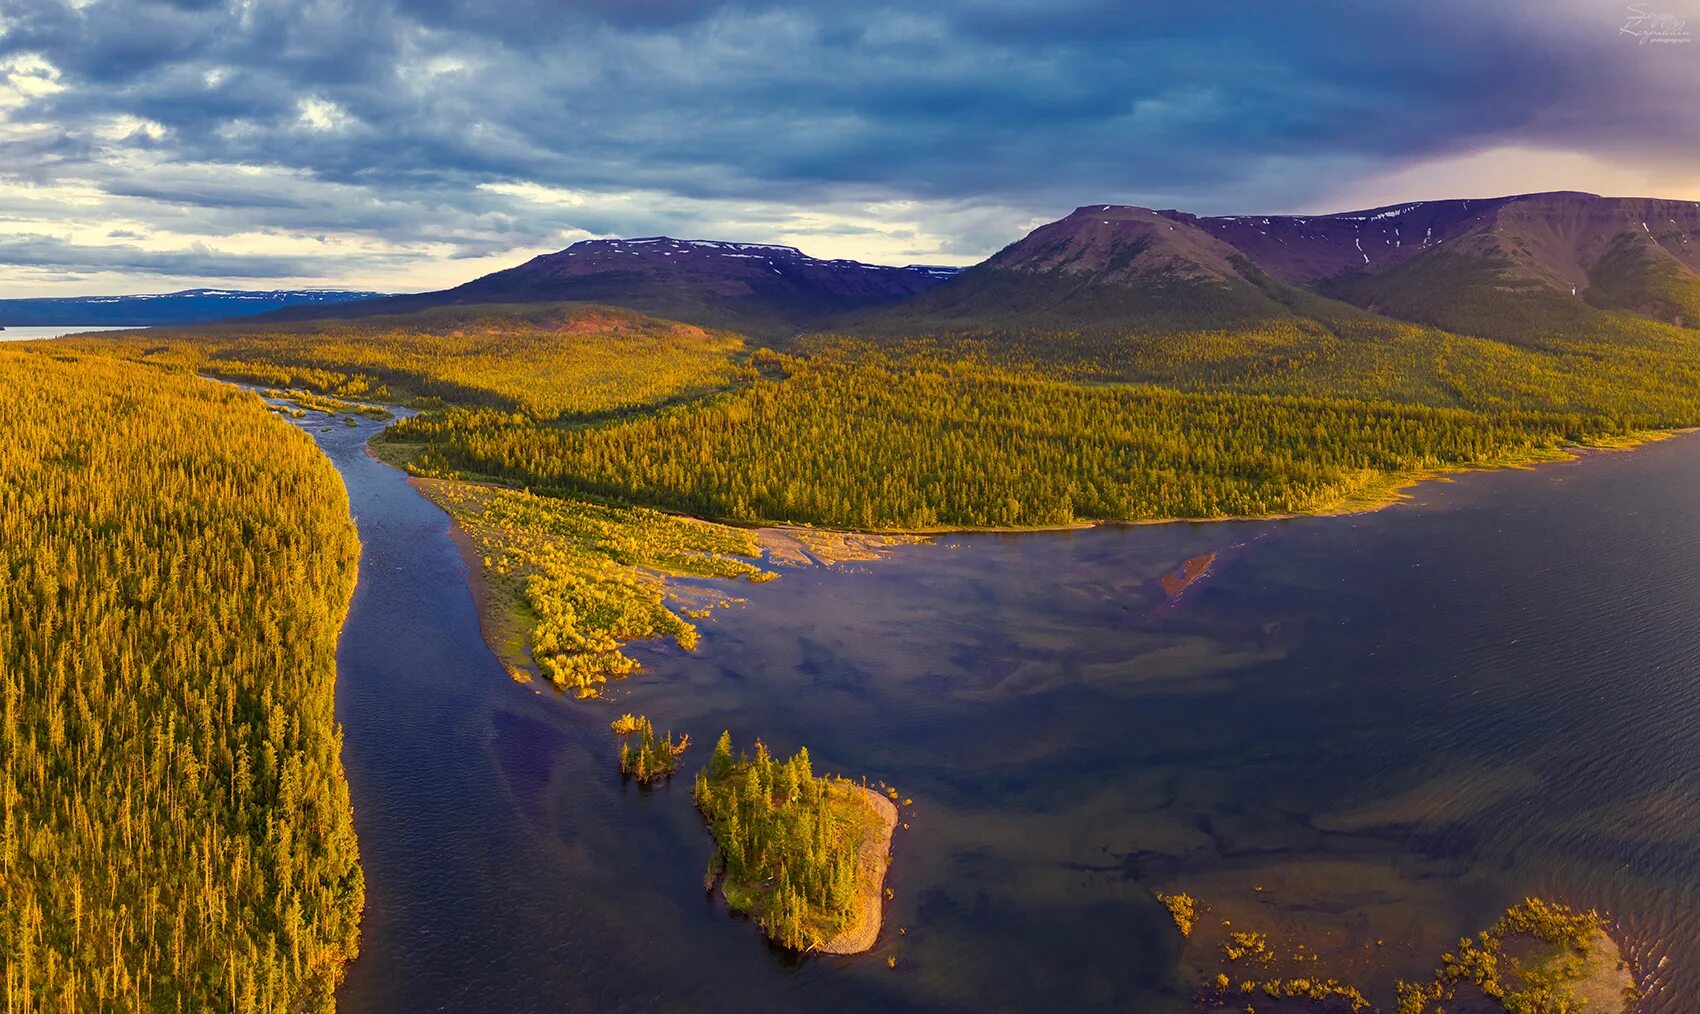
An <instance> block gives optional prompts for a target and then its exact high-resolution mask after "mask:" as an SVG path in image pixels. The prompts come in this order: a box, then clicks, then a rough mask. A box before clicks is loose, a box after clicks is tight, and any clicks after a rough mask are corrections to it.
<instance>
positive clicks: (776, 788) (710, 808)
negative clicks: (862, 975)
mask: <svg viewBox="0 0 1700 1014" xmlns="http://www.w3.org/2000/svg"><path fill="white" fill-rule="evenodd" d="M694 793H695V799H696V804H697V807H698V809H700V810H701V811H702V814H703V817H704V819H705V820H706V821H707V822H708V827H709V830H710V832H711V833H712V834H713V836H714V841H715V843H716V845H717V846H718V850H717V851H716V853H715V857H714V859H713V861H712V862H711V863H710V866H709V874H708V881H707V882H708V885H709V887H710V888H712V887H713V884H714V883H715V882H716V881H717V880H718V881H719V883H720V885H721V892H722V893H723V894H724V895H725V897H726V902H727V904H728V905H730V906H731V907H732V909H733V910H734V911H738V912H743V913H746V914H748V915H750V916H752V917H754V918H755V920H756V922H757V924H758V925H760V926H761V928H762V930H763V931H764V932H765V933H766V934H767V936H768V938H769V939H771V940H772V941H774V942H775V943H777V944H779V945H780V946H782V947H786V948H789V949H791V950H795V951H817V952H822V953H827V954H859V953H861V952H863V951H866V950H868V949H870V948H872V947H873V945H874V941H875V939H876V938H877V937H878V936H879V929H880V919H881V908H882V901H883V891H884V885H885V874H886V869H887V868H888V866H889V865H890V858H891V837H892V832H893V831H894V830H895V829H896V827H897V807H896V805H895V804H894V803H892V801H891V800H889V799H887V798H886V797H884V796H882V795H880V794H879V793H878V792H876V791H874V790H873V789H870V788H867V787H866V786H863V785H858V784H856V783H854V782H851V781H849V780H848V779H845V778H838V777H833V776H830V775H828V776H817V775H816V774H815V773H814V771H813V769H812V768H811V766H810V761H809V752H808V750H807V748H803V749H799V750H798V751H797V752H796V753H795V754H794V755H792V756H791V757H790V758H789V759H788V760H783V761H781V760H779V759H777V758H775V757H774V756H773V755H772V753H770V752H769V750H768V748H767V746H766V745H765V744H763V743H762V742H761V741H760V740H757V741H756V744H755V752H754V754H753V755H751V754H744V753H739V754H737V755H734V754H733V751H732V736H731V733H730V732H727V733H722V734H721V737H720V741H719V742H718V743H716V744H715V747H714V753H713V755H712V756H711V757H710V758H709V762H708V767H707V768H706V769H704V770H703V771H701V772H699V773H698V775H697V778H696V785H695V789H694Z"/></svg>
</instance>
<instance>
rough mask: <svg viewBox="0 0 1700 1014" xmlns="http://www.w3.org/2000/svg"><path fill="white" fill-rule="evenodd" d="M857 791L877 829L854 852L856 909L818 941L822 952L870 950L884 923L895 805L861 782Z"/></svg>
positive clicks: (895, 828) (859, 952)
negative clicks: (825, 938) (876, 821)
mask: <svg viewBox="0 0 1700 1014" xmlns="http://www.w3.org/2000/svg"><path fill="white" fill-rule="evenodd" d="M852 788H853V789H855V790H857V791H859V792H861V793H862V794H863V797H864V798H865V799H866V801H867V802H868V805H869V806H870V807H871V808H872V809H873V811H874V815H875V816H877V817H879V818H880V824H881V827H880V831H879V833H878V834H875V835H873V836H871V837H869V838H868V839H867V840H866V841H864V842H862V846H861V848H860V849H858V850H857V853H856V867H857V877H856V895H857V897H856V910H855V913H854V914H853V915H852V916H851V917H850V923H849V925H847V926H845V927H844V929H843V930H841V931H839V933H838V935H837V936H835V937H833V938H832V939H831V940H828V941H827V942H826V943H824V944H822V945H821V946H820V948H819V951H820V953H822V954H863V953H865V952H867V951H870V950H873V947H874V943H875V942H876V941H878V940H879V935H880V928H881V927H882V926H883V925H884V922H885V875H886V873H887V872H889V871H890V870H891V839H892V836H893V835H894V834H895V833H896V832H897V804H896V803H893V802H892V801H891V800H890V799H887V798H886V797H885V796H884V795H882V794H881V793H879V792H877V791H875V790H873V789H870V788H868V787H867V786H865V785H855V786H852Z"/></svg>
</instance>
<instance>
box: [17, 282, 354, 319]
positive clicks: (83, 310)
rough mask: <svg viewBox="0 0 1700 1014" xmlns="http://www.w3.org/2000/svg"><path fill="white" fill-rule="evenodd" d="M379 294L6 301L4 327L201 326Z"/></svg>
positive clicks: (222, 293) (213, 292) (224, 293)
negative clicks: (85, 325)
mask: <svg viewBox="0 0 1700 1014" xmlns="http://www.w3.org/2000/svg"><path fill="white" fill-rule="evenodd" d="M380 295H382V293H378V292H356V291H348V290H342V289H278V290H270V291H263V292H251V291H246V290H241V289H184V290H182V291H181V292H161V293H153V294H147V295H134V296H71V297H63V298H52V297H50V298H40V299H0V325H5V324H10V325H13V326H15V327H53V326H57V325H70V326H76V325H82V324H87V325H90V326H93V325H97V324H100V325H110V326H140V327H146V326H149V325H156V324H199V323H206V322H209V321H215V320H225V319H228V318H231V317H247V316H252V315H254V314H258V313H268V312H271V311H273V310H281V309H284V308H286V307H293V306H301V307H309V308H313V309H320V308H323V307H326V306H332V305H335V304H338V303H346V302H349V301H351V300H362V299H371V298H373V297H375V296H380Z"/></svg>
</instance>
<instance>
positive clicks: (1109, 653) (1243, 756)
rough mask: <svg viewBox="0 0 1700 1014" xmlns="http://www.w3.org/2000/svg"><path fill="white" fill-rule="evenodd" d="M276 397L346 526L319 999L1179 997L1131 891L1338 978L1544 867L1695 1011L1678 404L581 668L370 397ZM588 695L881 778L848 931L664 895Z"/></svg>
mask: <svg viewBox="0 0 1700 1014" xmlns="http://www.w3.org/2000/svg"><path fill="white" fill-rule="evenodd" d="M318 418H319V417H317V416H314V417H312V418H311V419H310V420H309V426H308V428H309V429H310V430H312V431H313V432H314V434H315V436H316V437H317V438H318V439H319V441H320V443H321V445H322V446H324V447H325V449H326V451H327V452H328V453H329V454H330V455H331V457H332V459H333V460H334V461H335V462H336V464H337V466H338V467H339V469H341V471H342V473H343V476H344V478H345V480H346V481H347V483H348V487H349V493H350V499H351V501H352V504H353V508H354V511H355V513H356V516H357V521H358V523H359V527H360V534H361V539H362V543H363V545H364V554H363V557H362V561H361V577H360V585H359V588H358V590H357V592H356V595H355V600H354V603H353V608H352V611H351V613H350V616H349V620H348V624H347V626H346V628H345V630H344V635H343V640H342V646H341V653H340V666H341V669H340V679H339V683H338V712H339V715H340V718H341V720H342V722H343V723H344V725H345V729H346V744H345V753H344V756H345V760H346V763H347V767H348V775H349V779H350V782H351V784H352V788H353V794H354V805H355V815H356V828H357V830H358V832H359V835H360V842H361V850H362V857H363V862H364V864H365V868H366V873H367V885H368V899H369V904H368V912H367V915H366V920H365V925H364V937H363V942H362V956H361V957H360V958H359V960H358V961H356V962H355V963H354V964H353V965H352V966H351V968H350V971H349V977H348V980H347V982H346V984H345V986H344V987H343V989H342V991H341V993H340V995H339V1001H340V1005H341V1007H342V1009H344V1010H347V1011H420V1010H456V1011H464V1010H491V1011H533V1010H535V1011H553V1010H571V1009H580V1010H681V1011H685V1010H718V1009H728V1008H740V1009H751V1010H785V1009H794V1010H838V1009H862V1010H866V1009H882V1010H887V1009H891V1010H906V1009H916V1010H976V1011H984V1010H1025V1009H1035V1008H1040V1009H1116V1010H1131V1011H1144V1010H1152V1011H1162V1010H1183V1009H1186V1006H1187V1004H1186V998H1187V995H1188V992H1189V988H1190V987H1189V985H1188V983H1189V982H1190V976H1191V975H1193V974H1195V972H1194V971H1191V969H1193V968H1194V966H1195V965H1197V963H1198V960H1199V959H1198V956H1197V955H1193V954H1186V953H1183V952H1182V950H1181V948H1180V945H1179V940H1178V937H1177V935H1176V934H1175V933H1174V931H1173V928H1172V923H1170V921H1169V917H1168V915H1167V913H1166V912H1165V911H1164V910H1163V909H1162V908H1161V907H1159V906H1158V905H1157V904H1156V903H1155V901H1154V900H1153V899H1152V895H1151V892H1152V890H1153V889H1154V888H1164V889H1183V890H1188V891H1190V892H1191V893H1193V894H1194V895H1195V896H1197V897H1198V898H1199V899H1200V901H1202V902H1205V903H1207V904H1212V905H1216V906H1219V911H1220V912H1232V913H1234V914H1235V916H1236V917H1242V913H1243V914H1244V915H1243V917H1245V918H1250V917H1252V916H1256V917H1258V918H1269V919H1274V920H1277V921H1278V922H1279V923H1280V924H1281V925H1287V926H1292V927H1294V928H1295V931H1302V932H1304V933H1307V934H1312V935H1313V936H1315V937H1316V939H1317V942H1318V944H1319V945H1321V946H1326V947H1329V948H1331V949H1332V951H1333V952H1334V953H1336V954H1337V955H1339V956H1340V958H1341V960H1343V961H1348V962H1350V963H1352V967H1351V971H1353V972H1354V974H1362V975H1364V976H1368V977H1370V979H1371V981H1369V982H1367V983H1365V985H1366V988H1367V989H1368V990H1369V991H1370V992H1371V993H1372V997H1373V998H1375V999H1378V1000H1381V1001H1385V1000H1387V999H1389V997H1388V995H1387V991H1386V990H1387V987H1388V986H1389V985H1390V982H1391V976H1392V975H1393V974H1409V975H1415V974H1418V973H1420V972H1421V971H1422V970H1423V969H1424V968H1426V967H1428V966H1429V965H1430V964H1431V963H1432V961H1433V959H1434V956H1435V955H1436V954H1437V953H1438V951H1439V950H1440V949H1442V948H1444V947H1445V946H1447V945H1449V944H1450V943H1451V942H1452V941H1453V940H1455V939H1456V937H1457V936H1459V935H1460V934H1463V933H1465V932H1469V931H1471V930H1473V929H1476V928H1479V927H1480V926H1482V925H1484V924H1485V923H1486V922H1487V921H1490V920H1491V919H1492V918H1493V916H1494V915H1495V914H1497V912H1498V911H1501V910H1503V909H1504V907H1505V906H1506V905H1508V904H1510V903H1512V902H1514V901H1515V900H1517V899H1519V898H1521V897H1523V896H1524V895H1525V894H1531V893H1535V894H1543V895H1548V896H1555V897H1559V898H1562V899H1565V900H1568V901H1571V902H1573V903H1577V904H1581V905H1588V906H1597V907H1600V908H1601V909H1603V910H1606V911H1609V912H1610V913H1611V914H1612V915H1613V916H1614V917H1616V918H1617V919H1618V920H1620V921H1621V923H1622V925H1623V928H1624V931H1625V933H1626V934H1627V936H1628V938H1629V939H1630V940H1631V941H1633V944H1634V952H1635V955H1636V957H1637V959H1638V960H1639V961H1640V962H1641V963H1642V964H1643V965H1644V966H1645V967H1648V968H1657V967H1658V966H1659V964H1660V963H1661V961H1663V960H1665V959H1668V964H1666V965H1665V967H1664V969H1663V971H1661V972H1658V973H1657V974H1656V975H1655V979H1656V980H1657V982H1658V984H1659V991H1658V994H1657V996H1656V997H1655V999H1654V1001H1653V1002H1652V1003H1651V1004H1650V1005H1649V1007H1650V1009H1653V1010H1658V1011H1671V1012H1675V1011H1688V1010H1693V1009H1696V1007H1697V1006H1700V979H1697V977H1696V976H1695V974H1694V970H1695V968H1696V962H1697V961H1700V945H1697V942H1696V941H1697V937H1700V915H1697V914H1700V776H1697V773H1696V769H1695V768H1696V759H1697V758H1700V724H1697V723H1696V718H1697V717H1700V708H1697V706H1696V701H1697V700H1700V687H1697V685H1696V676H1697V675H1700V646H1697V645H1700V637H1697V635H1700V629H1697V628H1700V611H1697V610H1700V576H1697V569H1696V564H1697V563H1700V545H1697V543H1696V533H1697V532H1700V496H1697V494H1700V437H1680V438H1677V439H1673V440H1670V441H1667V442H1664V443H1661V444H1656V445H1652V446H1649V447H1646V448H1643V449H1641V450H1639V451H1636V452H1633V453H1622V454H1602V455H1594V456H1591V457H1590V458H1588V459H1586V460H1584V461H1580V462H1575V463H1567V464H1559V465H1553V466H1545V467H1542V468H1540V469H1537V470H1534V471H1521V472H1501V473H1492V474H1478V475H1471V476H1468V477H1465V478H1463V479H1461V480H1460V481H1458V482H1455V483H1448V484H1431V485H1428V486H1425V487H1423V488H1422V490H1421V492H1420V494H1419V497H1418V501H1417V502H1416V503H1415V504H1412V505H1406V506H1401V507H1398V508H1395V509H1392V510H1388V511H1383V512H1380V513H1377V514H1372V515H1364V516H1360V517H1355V518H1334V519H1300V520H1293V521H1279V522H1262V523H1232V524H1209V525H1167V526H1141V527H1121V528H1101V529H1092V530H1084V531H1076V532H1065V533H1044V534H1030V535H965V536H956V537H949V538H945V539H941V540H939V541H937V542H935V543H933V544H930V545H921V546H914V547H906V548H903V549H900V550H899V551H898V552H897V553H896V554H895V556H894V557H893V558H891V559H888V560H885V561H881V562H877V563H869V564H858V565H853V566H851V567H849V568H846V569H842V570H834V571H788V572H787V573H786V574H785V576H784V577H783V578H781V579H780V580H779V581H775V582H772V583H769V584H766V585H754V586H751V585H741V586H738V588H737V592H738V594H739V595H741V596H742V597H743V598H744V599H745V600H746V601H744V602H743V603H742V604H739V605H736V606H734V607H733V608H731V609H729V610H726V611H722V612H719V613H717V614H716V616H715V618H713V619H711V620H709V621H705V622H704V623H703V624H702V632H703V637H702V642H701V645H700V646H699V648H698V650H697V651H696V652H695V653H693V654H685V653H683V652H680V651H679V650H677V649H676V648H670V647H648V648H640V649H637V652H638V654H639V656H640V657H641V658H642V660H643V662H644V664H645V672H644V673H643V674H641V675H639V676H638V677H635V678H633V679H631V680H628V681H627V682H625V683H624V684H622V685H620V686H619V687H618V689H617V690H616V692H615V694H614V697H615V699H614V700H613V701H611V702H606V703H589V704H584V703H579V702H574V701H570V700H566V699H563V698H560V697H558V696H557V695H555V694H554V693H553V692H552V691H550V690H548V689H546V688H545V689H541V690H539V689H537V688H533V687H525V686H520V685H517V684H514V683H513V682H512V681H510V680H509V679H508V678H507V677H506V675H505V674H504V672H503V669H502V667H501V666H500V664H499V663H497V661H496V660H495V659H494V658H493V657H492V656H491V655H490V654H489V652H488V651H487V650H485V649H484V647H483V645H482V644H481V642H480V640H479V637H478V632H477V619H476V615H475V613H474V610H473V607H472V602H471V599H470V595H469V593H468V592H467V590H466V588H465V585H464V581H463V576H464V572H463V568H462V564H461V561H460V559H459V558H458V556H457V554H456V552H455V550H454V548H453V546H452V545H451V544H450V542H449V541H448V539H447V537H446V532H447V520H446V518H445V517H444V515H443V514H442V513H441V512H440V511H439V510H438V509H437V508H436V507H434V506H432V505H431V504H429V503H428V502H427V501H425V500H423V499H422V498H420V497H418V496H417V495H416V494H414V493H413V492H412V491H411V489H409V488H408V487H407V485H406V484H405V481H404V480H403V479H402V477H401V476H400V475H399V474H398V473H396V472H395V471H394V470H391V469H389V468H388V467H386V466H383V465H380V464H378V463H377V462H375V461H373V460H372V459H371V458H369V457H368V456H367V455H365V454H364V453H363V451H362V449H361V445H362V443H363V441H364V440H365V438H366V437H367V436H368V435H370V433H371V432H372V431H373V430H374V429H375V424H372V423H369V422H364V421H363V422H362V423H361V424H360V425H359V426H358V427H356V428H349V427H346V426H344V425H342V424H341V423H340V422H339V423H338V424H337V425H335V426H332V427H329V428H326V427H324V426H323V425H322V424H321V423H320V422H318ZM1209 553H1215V554H1216V556H1215V558H1214V559H1213V560H1211V561H1210V564H1209V567H1208V570H1207V571H1206V572H1205V573H1204V574H1203V576H1202V577H1199V578H1197V579H1196V580H1194V581H1192V582H1191V583H1190V584H1188V585H1187V586H1186V587H1185V588H1184V590H1183V591H1182V592H1181V594H1180V595H1179V596H1178V597H1170V596H1169V595H1168V594H1167V593H1166V592H1165V590H1164V586H1163V583H1162V580H1161V579H1162V577H1163V576H1164V575H1165V574H1169V573H1171V572H1173V571H1174V570H1175V569H1176V568H1177V567H1180V566H1181V565H1182V564H1183V561H1187V560H1190V559H1194V558H1197V557H1200V556H1203V555H1205V554H1209ZM1173 583H1174V582H1171V585H1172V584H1173ZM622 710H634V711H640V712H644V713H647V714H649V715H650V716H651V717H652V718H653V719H654V720H655V722H656V724H657V726H658V727H670V728H672V729H674V730H676V731H683V732H689V733H690V734H691V735H692V737H693V739H694V740H695V741H696V742H697V743H698V744H700V745H701V746H702V747H703V748H706V745H707V744H708V743H711V742H712V741H713V739H714V737H715V736H716V735H718V733H719V732H720V730H721V729H723V728H729V729H731V731H732V733H733V735H734V736H735V737H736V738H737V739H739V740H740V741H741V742H747V741H748V740H749V739H750V738H751V737H754V736H758V735H759V736H762V737H764V738H765V739H767V740H768V742H770V743H771V744H773V745H774V747H775V748H776V749H779V750H786V751H789V750H791V749H793V748H794V747H796V746H797V745H799V744H807V745H808V746H809V748H810V751H811V753H812V754H813V756H814V764H815V768H816V770H817V771H819V770H836V771H841V772H844V773H847V774H850V775H852V776H856V777H860V776H862V775H867V776H869V777H871V778H882V779H886V780H889V781H891V782H893V783H894V784H896V785H897V786H899V787H900V788H901V789H902V791H903V792H904V794H905V795H907V796H909V797H912V798H913V799H914V801H915V802H914V805H913V807H911V808H909V809H908V810H906V811H905V817H906V819H907V820H908V821H909V822H910V828H909V829H908V830H900V831H899V832H898V836H897V840H896V843H895V854H896V862H895V865H894V867H893V871H892V876H891V881H890V883H891V886H892V887H893V889H894V890H895V892H896V898H895V899H894V900H893V901H892V902H891V903H890V904H889V905H888V910H887V921H886V929H885V932H884V933H883V934H882V936H881V939H880V942H879V945H878V947H877V949H876V951H875V952H874V954H873V955H872V956H869V957H864V958H809V959H802V960H799V959H796V958H792V957H788V956H786V955H784V954H782V953H780V952H778V951H776V950H774V949H772V948H770V947H768V946H767V945H766V944H765V943H764V942H763V940H762V939H761V937H760V934H759V931H758V930H757V929H756V928H755V927H754V926H753V925H751V924H750V923H749V922H747V921H745V920H742V919H738V918H736V917H733V916H730V915H728V914H727V913H726V911H725V910H724V908H723V906H722V905H720V904H718V903H717V902H716V901H715V900H714V899H713V898H711V897H709V896H707V895H705V893H704V891H703V888H702V871H703V868H704V866H705V865H706V863H707V860H708V858H709V854H710V851H711V846H710V843H709V841H708V838H707V836H706V834H705V833H704V831H703V830H702V828H701V826H700V822H699V820H698V819H697V817H696V815H695V813H694V812H693V810H692V808H691V805H690V798H689V797H690V792H689V782H688V780H685V779H681V780H680V781H679V782H678V783H677V784H675V785H672V786H668V787H663V788H660V789H658V790H654V791H645V790H640V789H638V788H636V787H634V786H630V785H627V784H624V783H622V781H621V779H620V777H619V774H618V772H617V770H616V765H615V760H614V751H615V749H616V744H615V741H614V738H613V736H612V734H611V733H609V732H608V730H607V723H608V722H609V721H610V720H611V719H612V718H613V717H614V716H615V715H616V714H618V712H619V711H622ZM705 755H706V749H705V753H704V754H699V755H697V756H698V760H700V759H701V758H702V757H703V756H705ZM691 767H694V765H692V764H690V763H689V758H688V757H687V768H691ZM1256 887H1262V888H1263V890H1262V891H1256V890H1255V888H1256ZM899 927H902V928H903V930H904V932H903V933H901V934H899V933H898V928H899ZM1373 939H1386V940H1387V941H1388V942H1389V943H1391V944H1393V945H1394V946H1389V947H1384V948H1380V949H1377V948H1375V947H1374V944H1373ZM887 955H891V956H895V957H896V958H897V961H898V964H897V967H896V968H895V969H891V968H888V967H887V966H886V962H885V960H884V958H885V957H886V956H887Z"/></svg>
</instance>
